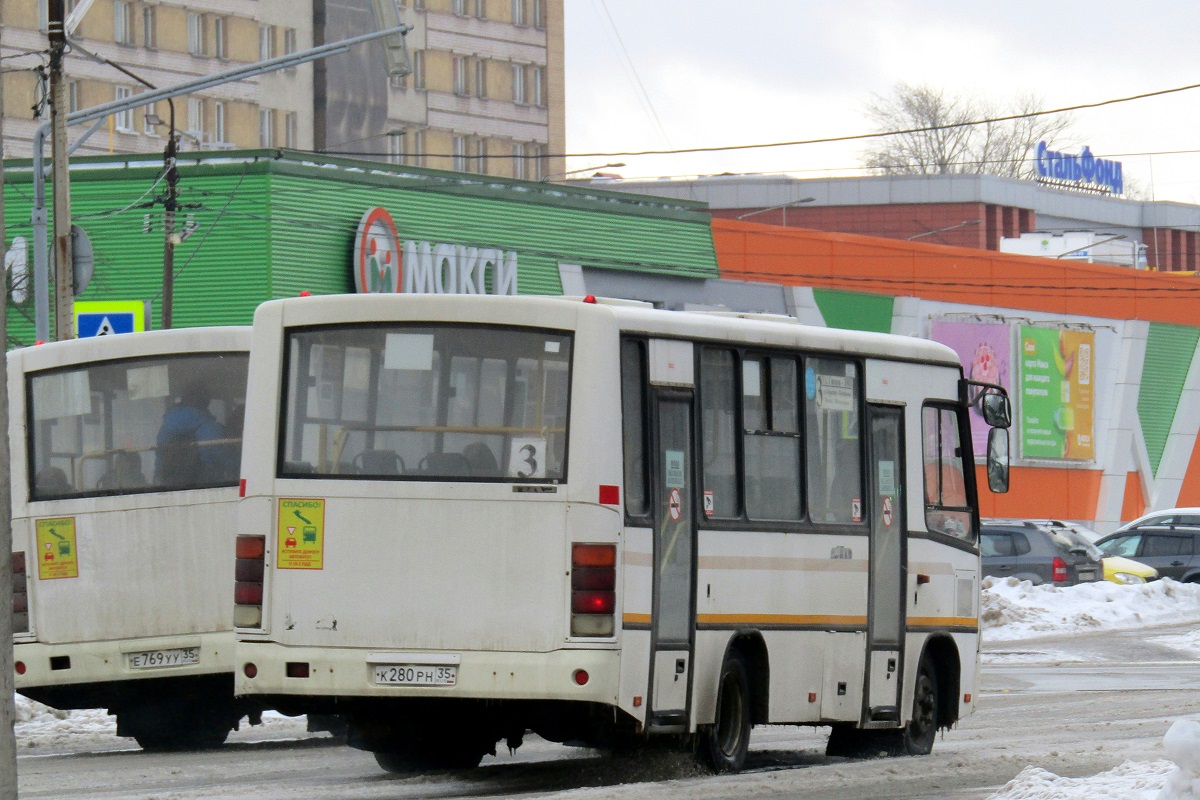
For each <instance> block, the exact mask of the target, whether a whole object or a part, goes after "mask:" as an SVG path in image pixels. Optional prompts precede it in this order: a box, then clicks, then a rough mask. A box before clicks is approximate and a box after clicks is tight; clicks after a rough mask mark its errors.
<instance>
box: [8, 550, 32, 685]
mask: <svg viewBox="0 0 1200 800" xmlns="http://www.w3.org/2000/svg"><path fill="white" fill-rule="evenodd" d="M26 586H27V585H26V582H25V553H24V552H23V551H21V552H16V553H13V554H12V630H13V633H28V631H29V590H28V588H26ZM21 672H22V673H24V667H22V669H21Z"/></svg>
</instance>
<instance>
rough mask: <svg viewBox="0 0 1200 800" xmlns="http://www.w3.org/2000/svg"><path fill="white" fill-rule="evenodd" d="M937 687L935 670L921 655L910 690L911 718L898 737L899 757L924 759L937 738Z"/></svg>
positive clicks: (927, 657)
mask: <svg viewBox="0 0 1200 800" xmlns="http://www.w3.org/2000/svg"><path fill="white" fill-rule="evenodd" d="M937 721H938V684H937V670H936V669H934V666H933V661H932V659H930V658H929V656H928V655H923V656H921V664H920V666H918V667H917V684H916V686H915V687H914V689H913V713H912V719H911V720H909V723H908V724H907V725H905V726H904V729H903V730H902V732H901V734H900V754H901V755H913V756H924V755H928V754H929V753H930V752H932V750H933V742H934V739H935V738H937Z"/></svg>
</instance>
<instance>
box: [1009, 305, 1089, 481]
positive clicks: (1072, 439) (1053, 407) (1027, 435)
mask: <svg viewBox="0 0 1200 800" xmlns="http://www.w3.org/2000/svg"><path fill="white" fill-rule="evenodd" d="M1095 349H1096V335H1095V334H1094V333H1093V332H1091V331H1074V330H1061V329H1059V328H1037V327H1033V326H1030V325H1022V326H1021V355H1020V358H1021V367H1020V372H1021V402H1020V418H1021V424H1020V438H1021V455H1022V456H1023V457H1025V458H1053V459H1063V460H1067V461H1091V460H1093V459H1094V458H1095V445H1094V440H1093V425H1092V416H1093V409H1094V397H1093V388H1092V355H1093V353H1094V352H1095Z"/></svg>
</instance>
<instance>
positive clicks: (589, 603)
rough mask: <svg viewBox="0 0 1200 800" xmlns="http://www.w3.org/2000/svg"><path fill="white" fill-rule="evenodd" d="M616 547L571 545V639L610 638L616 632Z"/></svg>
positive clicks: (612, 545) (609, 545) (611, 545)
mask: <svg viewBox="0 0 1200 800" xmlns="http://www.w3.org/2000/svg"><path fill="white" fill-rule="evenodd" d="M616 587H617V546H616V545H614V544H573V545H571V635H572V636H612V635H613V632H614V631H615V630H616V624H615V618H614V615H615V614H616V611H617V593H616Z"/></svg>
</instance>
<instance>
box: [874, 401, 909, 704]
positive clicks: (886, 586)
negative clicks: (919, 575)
mask: <svg viewBox="0 0 1200 800" xmlns="http://www.w3.org/2000/svg"><path fill="white" fill-rule="evenodd" d="M868 413H869V416H870V423H871V427H870V430H871V441H870V447H871V462H870V463H871V492H872V498H871V503H870V505H869V506H868V508H869V512H868V513H870V515H871V543H870V563H871V568H870V578H869V581H870V585H869V589H868V592H869V601H868V614H869V617H868V620H867V645H868V646H867V695H866V709H865V712H866V717H865V719H864V722H866V723H872V722H888V723H892V724H894V723H895V722H898V721H899V720H900V696H901V684H902V683H903V680H902V676H903V674H904V668H903V659H902V656H903V650H904V630H905V621H906V620H905V606H904V582H905V578H906V575H907V571H908V569H907V564H906V559H907V548H906V547H905V536H904V532H905V530H906V529H905V522H904V502H905V500H904V492H903V489H904V481H903V473H904V447H903V441H904V438H903V433H904V410H903V409H901V408H894V407H888V406H875V405H872V406H868Z"/></svg>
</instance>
